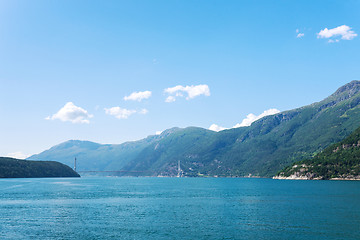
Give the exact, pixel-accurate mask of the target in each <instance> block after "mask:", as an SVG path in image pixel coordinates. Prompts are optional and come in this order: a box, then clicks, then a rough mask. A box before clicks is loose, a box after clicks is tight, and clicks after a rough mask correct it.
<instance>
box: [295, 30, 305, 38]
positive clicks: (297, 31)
mask: <svg viewBox="0 0 360 240" xmlns="http://www.w3.org/2000/svg"><path fill="white" fill-rule="evenodd" d="M296 33H297V35H296V37H297V38H302V37H304V36H305V33H301V32H300V30H299V29H296Z"/></svg>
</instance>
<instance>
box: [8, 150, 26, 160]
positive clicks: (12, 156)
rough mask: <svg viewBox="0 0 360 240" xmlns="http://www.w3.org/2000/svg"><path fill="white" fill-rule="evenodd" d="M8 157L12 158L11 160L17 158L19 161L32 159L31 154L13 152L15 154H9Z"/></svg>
mask: <svg viewBox="0 0 360 240" xmlns="http://www.w3.org/2000/svg"><path fill="white" fill-rule="evenodd" d="M6 157H11V158H17V159H25V158H28V157H30V155H29V154H24V153H22V152H13V153H8V155H6Z"/></svg>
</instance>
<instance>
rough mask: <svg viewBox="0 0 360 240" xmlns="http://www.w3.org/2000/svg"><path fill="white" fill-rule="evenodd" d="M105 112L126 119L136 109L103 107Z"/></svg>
mask: <svg viewBox="0 0 360 240" xmlns="http://www.w3.org/2000/svg"><path fill="white" fill-rule="evenodd" d="M105 113H106V114H108V115H112V116H115V117H116V118H118V119H127V118H128V117H130V116H131V115H132V114H134V113H136V111H135V110H129V109H126V108H121V107H112V108H105Z"/></svg>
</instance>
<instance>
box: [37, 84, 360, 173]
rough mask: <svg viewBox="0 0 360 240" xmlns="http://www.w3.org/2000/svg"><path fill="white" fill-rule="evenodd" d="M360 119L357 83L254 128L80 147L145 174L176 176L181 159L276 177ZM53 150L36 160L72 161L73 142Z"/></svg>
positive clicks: (194, 167)
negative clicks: (280, 171)
mask: <svg viewBox="0 0 360 240" xmlns="http://www.w3.org/2000/svg"><path fill="white" fill-rule="evenodd" d="M359 122H360V82H359V81H352V82H351V83H348V84H346V85H345V86H343V87H341V88H339V89H338V90H337V91H336V92H335V93H334V94H332V95H331V96H330V97H328V98H326V99H324V100H323V101H320V102H317V103H314V104H311V105H308V106H305V107H301V108H298V109H294V110H290V111H285V112H281V113H279V114H276V115H272V116H267V117H264V118H262V119H259V120H258V121H256V122H254V123H253V124H252V125H251V126H250V127H242V128H236V129H229V130H225V131H221V132H213V131H209V130H206V129H202V128H196V127H189V128H185V129H176V130H169V131H168V132H165V133H163V134H161V135H160V136H150V137H148V138H146V139H144V140H141V141H137V142H132V143H125V144H120V145H99V146H98V147H99V148H97V149H90V148H88V147H87V148H82V149H78V150H79V151H78V152H77V154H78V155H79V154H83V155H82V157H84V158H86V159H87V160H86V161H87V162H88V164H87V165H86V168H87V169H91V170H95V169H96V168H97V169H106V168H108V167H109V166H112V167H111V168H112V169H115V166H116V167H117V169H119V168H120V169H121V170H127V171H141V172H142V174H143V175H152V176H153V175H155V176H156V175H170V176H174V175H176V174H177V165H178V161H180V162H181V169H182V170H183V172H184V175H185V176H198V175H210V176H214V175H218V176H246V175H249V174H252V175H256V176H273V175H274V174H275V173H277V172H278V171H279V170H280V169H282V168H284V167H285V166H288V165H290V164H291V163H293V162H295V161H298V160H302V159H308V158H311V157H313V156H315V155H316V154H317V153H318V152H320V151H322V150H323V149H325V148H326V147H327V146H329V145H330V144H333V143H336V142H339V141H341V140H343V139H344V138H345V137H346V136H348V135H349V134H350V133H351V132H353V131H354V130H355V129H356V128H357V127H358V125H359V124H358V123H359ZM72 145H74V143H72ZM59 146H60V145H59ZM109 146H111V147H112V151H110V150H109V149H108V148H109ZM130 146H131V148H130ZM54 150H56V149H50V150H48V151H45V152H43V153H41V154H39V155H37V156H32V157H31V159H45V160H46V159H54V160H57V161H63V159H64V158H62V159H60V158H59V156H65V155H66V156H67V157H68V158H69V159H71V160H70V161H73V158H74V157H75V155H74V154H73V153H74V152H76V151H75V150H74V148H73V146H70V147H66V148H63V149H59V151H54ZM45 153H46V155H45ZM69 153H71V154H72V155H71V156H70V155H69ZM62 154H63V155H62ZM94 156H96V157H94ZM90 159H91V161H90ZM84 161H85V160H84ZM80 162H81V160H80ZM94 168H95V169H94ZM120 169H119V170H120ZM125 174H126V173H125Z"/></svg>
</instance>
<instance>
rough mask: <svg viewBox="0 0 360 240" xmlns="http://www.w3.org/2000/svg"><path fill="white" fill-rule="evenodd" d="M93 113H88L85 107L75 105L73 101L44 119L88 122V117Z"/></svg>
mask: <svg viewBox="0 0 360 240" xmlns="http://www.w3.org/2000/svg"><path fill="white" fill-rule="evenodd" d="M92 117H93V115H92V114H89V113H88V112H87V111H86V110H85V109H83V108H81V107H77V106H75V104H74V103H72V102H68V103H66V104H65V106H64V107H62V108H61V109H60V110H59V111H58V112H57V113H55V114H53V115H52V116H48V117H46V118H45V119H46V120H56V119H58V120H61V121H63V122H72V123H90V120H89V119H90V118H92Z"/></svg>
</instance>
